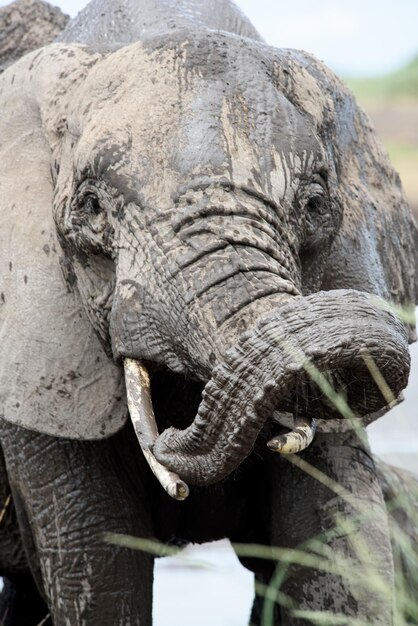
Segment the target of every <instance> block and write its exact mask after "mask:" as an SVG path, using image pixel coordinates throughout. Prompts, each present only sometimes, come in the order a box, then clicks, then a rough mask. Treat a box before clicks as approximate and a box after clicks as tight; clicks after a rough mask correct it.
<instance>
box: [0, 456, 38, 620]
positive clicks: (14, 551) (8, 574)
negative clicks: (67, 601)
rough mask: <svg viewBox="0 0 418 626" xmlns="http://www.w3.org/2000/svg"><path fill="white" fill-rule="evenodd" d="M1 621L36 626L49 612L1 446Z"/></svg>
mask: <svg viewBox="0 0 418 626" xmlns="http://www.w3.org/2000/svg"><path fill="white" fill-rule="evenodd" d="M0 576H2V578H3V588H2V590H1V591H0V624H1V625H2V626H36V625H37V624H39V622H41V621H42V620H43V618H44V617H45V616H46V615H47V614H48V609H47V606H46V604H45V602H44V601H43V599H42V598H41V596H40V594H39V591H38V589H37V587H36V584H35V581H34V580H33V577H32V574H31V572H30V569H29V563H28V559H27V555H26V552H25V549H24V545H23V540H22V536H21V533H20V529H19V524H18V522H17V517H16V507H15V502H14V500H13V498H12V495H11V489H10V485H9V480H8V476H7V472H6V465H5V461H4V456H3V452H2V450H1V448H0Z"/></svg>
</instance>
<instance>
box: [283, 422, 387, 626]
mask: <svg viewBox="0 0 418 626" xmlns="http://www.w3.org/2000/svg"><path fill="white" fill-rule="evenodd" d="M363 432H364V431H363ZM299 459H301V460H302V461H300V460H299ZM301 462H302V463H304V464H305V465H304V467H303V468H302V467H301ZM295 463H298V465H299V466H297V465H295ZM272 465H273V470H272V471H273V481H272V520H273V524H272V543H273V545H276V546H280V547H282V548H283V547H284V548H292V549H299V550H303V551H305V554H306V555H307V557H310V556H311V555H312V554H313V553H314V552H315V551H318V552H319V553H320V554H321V555H322V558H323V561H322V563H320V561H319V560H316V559H315V560H314V562H313V563H312V561H311V562H310V563H303V562H301V563H299V564H296V563H292V564H291V565H286V564H284V563H281V564H279V566H278V568H277V570H276V574H275V576H276V581H277V585H278V586H279V585H280V591H281V592H282V593H283V594H285V595H286V596H287V600H285V601H282V608H281V611H282V621H283V623H284V624H286V626H296V625H297V626H302V625H305V624H312V621H311V620H310V619H308V615H307V613H309V612H311V614H312V612H314V613H315V612H316V613H317V619H318V614H320V612H328V613H333V614H340V615H342V616H346V617H347V618H348V617H353V618H354V617H355V618H357V619H358V620H360V622H361V623H363V622H364V623H365V624H373V625H375V626H377V625H379V626H390V625H391V624H393V623H394V622H393V620H394V616H393V606H394V605H393V593H394V566H393V558H392V550H391V543H390V533H389V526H388V519H387V512H386V508H385V504H384V501H383V496H382V491H381V487H380V484H379V480H378V477H377V473H376V468H375V465H374V462H373V459H372V457H371V454H370V451H369V449H368V446H367V443H366V442H365V440H363V441H360V439H359V438H358V437H357V436H356V435H355V434H354V433H352V432H350V433H340V434H337V433H328V434H325V433H324V434H318V435H317V436H316V438H315V441H314V443H313V445H311V446H310V447H309V448H308V449H307V450H306V451H305V452H304V453H303V454H301V455H300V456H298V457H297V458H295V459H294V463H292V458H290V459H286V458H280V459H277V462H276V463H273V464H272ZM312 468H314V469H312ZM318 470H319V472H321V473H322V475H326V476H327V477H329V478H330V479H331V480H332V481H333V482H334V483H337V484H338V485H339V489H337V492H338V493H335V492H334V491H333V489H332V484H331V483H328V484H323V483H321V475H320V474H318ZM312 472H313V475H312ZM341 489H343V490H344V492H341ZM312 541H316V546H315V547H313V546H312ZM310 543H311V545H309V544H310ZM327 570H328V571H327ZM286 604H287V607H286ZM298 611H299V612H300V613H298ZM304 612H305V613H306V614H305V615H304ZM343 619H344V618H343ZM315 623H317V622H315Z"/></svg>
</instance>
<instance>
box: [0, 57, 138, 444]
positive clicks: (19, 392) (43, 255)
mask: <svg viewBox="0 0 418 626" xmlns="http://www.w3.org/2000/svg"><path fill="white" fill-rule="evenodd" d="M71 48H72V47H70V46H66V47H65V46H62V45H61V46H57V45H52V46H50V47H47V48H44V49H42V50H41V51H38V52H35V53H32V54H30V55H27V56H26V57H24V58H23V59H21V60H20V61H19V62H17V63H16V64H14V65H13V66H11V67H10V68H9V69H8V70H6V71H5V72H4V74H3V75H2V76H1V77H0V110H1V111H2V114H1V116H0V138H1V139H0V163H1V168H0V276H1V286H0V345H1V356H0V414H1V416H2V417H3V418H4V419H5V420H7V421H10V422H13V423H15V424H18V425H20V426H23V427H25V428H28V429H32V430H35V431H39V432H42V433H47V434H49V435H54V436H55V435H57V436H61V437H69V438H75V439H97V438H102V437H107V436H109V435H111V434H112V433H114V432H116V431H117V430H119V429H120V428H121V426H122V425H123V424H124V422H125V420H126V415H127V412H126V406H125V400H124V397H125V394H124V389H123V381H122V378H121V372H120V369H119V368H118V367H116V366H115V365H114V364H113V362H112V361H111V360H110V359H109V358H108V357H107V356H106V355H105V353H104V351H103V349H102V347H101V345H100V343H99V341H98V339H97V337H96V335H95V333H94V331H93V329H92V327H91V325H90V323H89V322H88V321H87V317H86V314H85V312H84V310H83V308H82V305H81V302H80V298H79V296H78V294H77V292H76V291H69V290H68V288H67V286H66V283H65V281H64V278H63V275H62V272H61V269H60V258H61V256H62V252H61V249H60V246H59V243H58V240H57V236H56V232H55V225H54V222H53V217H52V197H53V185H52V180H51V148H50V142H49V140H48V137H47V136H46V133H45V125H44V123H43V118H44V116H45V110H47V111H48V114H50V113H51V111H52V114H53V115H54V114H55V109H54V106H58V103H57V101H55V102H54V101H53V100H51V101H50V94H49V93H48V89H49V88H50V86H51V84H52V83H53V82H54V80H55V79H56V77H57V76H58V75H60V77H61V78H60V80H64V77H66V76H67V77H68V81H69V85H71V84H74V83H75V82H76V80H78V79H80V76H82V73H83V71H82V70H81V69H80V68H81V66H82V63H81V61H82V59H81V57H82V56H83V55H85V53H84V52H83V51H82V50H81V48H80V47H79V48H77V47H76V46H74V49H71ZM85 56H86V55H85ZM66 63H67V65H66ZM69 64H71V67H69ZM84 65H85V68H84V69H85V71H87V70H86V67H87V64H86V63H84ZM65 89H66V87H65V85H62V91H61V95H62V96H63V94H64V93H65ZM45 107H46V109H45ZM53 115H52V117H53Z"/></svg>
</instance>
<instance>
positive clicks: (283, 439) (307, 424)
mask: <svg viewBox="0 0 418 626" xmlns="http://www.w3.org/2000/svg"><path fill="white" fill-rule="evenodd" d="M315 430H316V419H310V418H304V417H299V418H297V419H296V420H295V428H294V429H293V430H292V431H291V432H290V433H286V434H285V435H280V436H279V437H274V438H273V439H270V441H269V442H268V443H267V446H268V447H269V448H270V450H273V452H279V453H280V454H297V453H298V452H302V450H305V448H307V447H308V446H309V445H310V444H311V443H312V441H313V438H314V436H315Z"/></svg>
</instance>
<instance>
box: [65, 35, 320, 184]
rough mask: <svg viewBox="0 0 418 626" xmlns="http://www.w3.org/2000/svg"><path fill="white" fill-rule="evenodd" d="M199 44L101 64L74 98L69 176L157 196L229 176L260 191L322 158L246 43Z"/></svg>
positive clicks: (141, 51)
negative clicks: (73, 172) (198, 180)
mask: <svg viewBox="0 0 418 626" xmlns="http://www.w3.org/2000/svg"><path fill="white" fill-rule="evenodd" d="M224 39H226V38H222V37H221V43H222V41H224ZM154 43H155V42H154ZM204 43H205V46H203V45H202V46H201V47H199V46H197V44H196V41H194V40H193V41H191V42H190V41H183V42H182V45H174V44H173V42H171V44H170V46H165V47H164V46H163V47H162V48H158V47H154V48H153V49H149V48H147V47H144V46H143V44H134V45H132V46H129V47H127V48H124V49H122V50H119V51H117V52H115V53H113V54H112V55H109V57H107V58H106V59H104V60H103V61H102V62H101V63H98V64H97V65H96V66H95V67H94V68H93V70H92V72H91V74H90V76H89V79H88V81H86V83H85V85H83V89H82V90H81V93H80V97H79V99H78V105H77V110H76V116H75V118H76V123H75V126H78V127H79V128H80V130H78V133H77V134H79V141H78V147H77V150H76V169H77V170H78V171H84V170H85V169H86V168H87V169H88V170H91V171H92V172H93V174H94V175H98V176H103V175H106V176H111V177H112V179H113V180H114V181H116V180H117V179H118V180H120V177H123V179H124V184H127V185H128V186H133V187H134V188H138V189H140V190H141V193H143V194H144V193H145V194H147V192H149V193H150V194H151V195H154V194H155V191H156V187H158V189H159V190H161V188H162V187H163V188H164V190H165V191H166V192H167V193H169V194H171V193H172V192H173V191H175V188H176V186H177V185H178V183H179V176H180V177H181V182H184V180H185V179H187V178H189V177H190V176H193V177H195V176H199V175H202V176H206V175H209V176H213V175H219V176H227V177H228V178H233V179H234V180H237V179H240V182H242V183H245V184H248V183H249V182H252V183H253V184H254V186H256V187H257V186H259V187H261V189H260V191H265V190H266V189H265V187H266V186H267V187H272V186H273V187H274V181H273V183H272V180H271V179H272V177H273V178H274V177H276V179H277V180H276V186H277V185H278V186H279V187H280V188H282V187H283V179H284V178H288V174H289V172H287V173H286V172H284V171H283V170H284V169H285V168H286V167H287V168H288V169H289V170H292V171H293V173H294V172H296V170H299V173H302V172H303V170H306V169H309V168H311V167H312V166H313V164H314V163H315V162H318V161H323V159H324V155H323V151H322V148H321V145H320V143H319V141H318V139H317V137H316V135H315V133H314V131H313V128H312V127H311V125H310V124H309V122H308V120H307V118H306V117H305V116H304V115H303V114H302V113H301V112H299V111H298V109H297V108H296V107H295V106H294V105H293V104H291V103H290V102H289V101H288V100H287V99H286V97H285V96H284V95H283V94H282V93H281V92H280V91H279V90H278V89H277V87H276V85H275V84H274V81H273V80H272V77H271V75H270V74H269V71H268V68H267V66H266V62H265V60H260V58H259V55H258V54H254V51H253V50H252V44H251V45H250V44H246V45H244V44H243V43H242V42H241V43H240V45H239V46H238V48H239V50H237V43H236V42H233V43H232V44H231V43H230V42H229V41H228V46H226V50H225V49H224V48H225V46H221V45H220V42H219V41H218V40H216V41H213V40H211V41H210V45H209V44H208V42H207V41H206V40H205V41H204ZM224 43H225V41H224ZM249 46H250V49H248V47H249ZM190 48H191V50H190ZM219 48H222V50H223V52H222V50H220V49H219ZM202 50H203V52H206V55H205V54H203V52H202ZM214 50H215V51H216V52H217V54H216V55H215V53H214ZM221 52H222V53H221ZM238 52H239V53H240V57H241V63H240V64H239V63H238ZM209 53H211V54H209ZM278 178H280V181H279V180H278ZM267 179H268V180H267ZM116 186H117V185H116ZM131 188H132V187H131Z"/></svg>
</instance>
